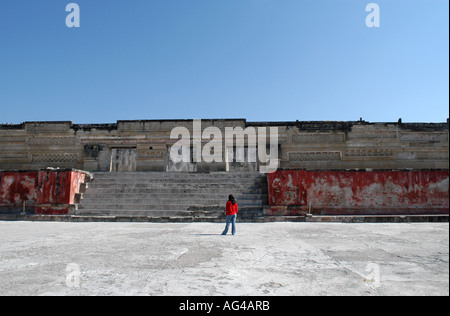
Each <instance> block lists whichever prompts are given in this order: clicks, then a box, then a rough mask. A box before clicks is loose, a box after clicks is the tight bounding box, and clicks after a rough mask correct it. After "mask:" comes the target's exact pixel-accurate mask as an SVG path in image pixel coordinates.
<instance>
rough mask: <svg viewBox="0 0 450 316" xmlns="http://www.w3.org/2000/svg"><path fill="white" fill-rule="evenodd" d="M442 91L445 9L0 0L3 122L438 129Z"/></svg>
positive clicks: (410, 0)
mask: <svg viewBox="0 0 450 316" xmlns="http://www.w3.org/2000/svg"><path fill="white" fill-rule="evenodd" d="M70 2H75V3H77V4H78V5H79V7H80V10H81V16H80V18H81V19H80V22H81V27H80V28H68V27H67V26H66V24H65V19H66V16H67V15H68V13H67V12H65V7H66V5H67V4H68V3H70ZM370 2H375V3H377V4H378V5H379V7H380V21H381V27H380V28H368V27H367V26H366V24H365V19H366V16H367V15H368V13H367V12H366V11H365V7H366V5H367V4H368V3H370ZM448 86H449V2H448V0H395V1H394V0H384V1H382V0H370V1H364V0H132V1H124V0H121V1H118V0H109V1H106V0H39V1H36V0H0V123H21V122H24V121H51V120H67V121H73V122H74V123H110V122H116V121H117V120H133V119H193V118H205V119H206V118H246V119H247V120H248V121H295V120H300V121H308V120H312V121H320V120H337V121H347V120H359V118H360V117H362V118H363V119H365V120H367V121H371V122H391V121H397V120H398V118H400V117H401V118H402V119H403V121H404V122H445V121H446V119H447V118H448V117H449V108H448V106H449V88H448Z"/></svg>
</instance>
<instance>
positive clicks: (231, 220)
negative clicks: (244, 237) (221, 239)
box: [222, 214, 237, 235]
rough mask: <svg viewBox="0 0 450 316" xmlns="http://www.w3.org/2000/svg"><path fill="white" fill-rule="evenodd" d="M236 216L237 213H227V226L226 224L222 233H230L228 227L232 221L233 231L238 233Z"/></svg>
mask: <svg viewBox="0 0 450 316" xmlns="http://www.w3.org/2000/svg"><path fill="white" fill-rule="evenodd" d="M236 217H237V214H235V215H227V226H225V230H224V231H223V233H222V235H226V234H227V233H228V228H229V227H230V223H231V224H232V228H231V233H232V234H233V235H235V234H236Z"/></svg>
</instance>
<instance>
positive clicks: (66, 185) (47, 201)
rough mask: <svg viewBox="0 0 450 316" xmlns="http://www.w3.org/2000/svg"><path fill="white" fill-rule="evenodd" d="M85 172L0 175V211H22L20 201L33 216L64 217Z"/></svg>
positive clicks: (51, 171)
mask: <svg viewBox="0 0 450 316" xmlns="http://www.w3.org/2000/svg"><path fill="white" fill-rule="evenodd" d="M85 180H86V173H85V172H80V171H72V170H41V171H30V172H22V171H11V172H6V171H5V172H0V211H1V212H7V213H15V212H19V211H22V207H23V201H25V202H26V206H28V208H27V211H30V209H29V207H30V206H32V212H34V213H36V214H68V213H69V210H70V208H71V206H72V205H74V204H75V194H76V193H79V192H80V186H81V184H82V183H84V181H85Z"/></svg>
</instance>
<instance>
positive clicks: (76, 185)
mask: <svg viewBox="0 0 450 316" xmlns="http://www.w3.org/2000/svg"><path fill="white" fill-rule="evenodd" d="M85 181H86V174H85V173H82V172H76V171H71V172H70V199H69V204H75V194H77V193H80V188H81V184H83V183H84V182H85Z"/></svg>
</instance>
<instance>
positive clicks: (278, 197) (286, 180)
mask: <svg viewBox="0 0 450 316" xmlns="http://www.w3.org/2000/svg"><path fill="white" fill-rule="evenodd" d="M298 176H299V175H298V171H296V170H280V171H277V172H274V173H269V174H268V183H269V205H283V206H287V205H299V204H300V197H299V183H298Z"/></svg>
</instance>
